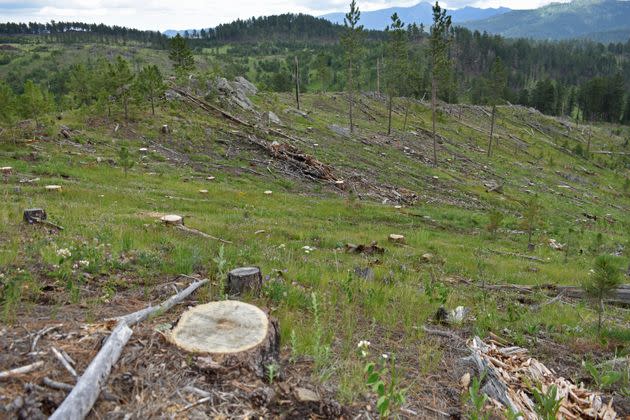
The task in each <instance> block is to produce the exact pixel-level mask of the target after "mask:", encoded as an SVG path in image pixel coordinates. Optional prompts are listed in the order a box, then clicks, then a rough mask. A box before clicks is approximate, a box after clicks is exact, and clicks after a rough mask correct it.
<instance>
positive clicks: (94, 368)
mask: <svg viewBox="0 0 630 420" xmlns="http://www.w3.org/2000/svg"><path fill="white" fill-rule="evenodd" d="M131 334H133V331H131V328H129V326H128V325H127V324H125V323H124V322H119V323H118V325H117V326H116V328H114V331H113V332H112V334H111V335H110V336H109V338H108V339H107V341H106V342H105V344H104V345H103V347H102V348H101V350H100V351H99V352H98V354H97V355H96V357H95V358H94V359H92V362H90V365H89V366H88V367H87V369H86V370H85V372H84V373H83V375H81V378H80V379H79V381H78V382H77V384H76V386H75V387H74V388H73V389H72V392H70V394H69V395H68V396H67V397H66V399H65V400H64V401H63V403H61V405H60V406H59V407H58V408H57V409H56V410H55V412H54V413H53V414H52V416H50V420H62V419H63V420H68V419H69V420H75V419H83V418H85V416H87V414H88V413H89V412H90V410H91V409H92V406H93V405H94V403H95V402H96V400H97V399H98V395H99V394H100V393H101V387H102V386H103V384H105V382H106V381H107V377H108V376H109V373H110V372H111V370H112V367H113V366H114V365H115V364H116V362H117V361H118V358H119V357H120V354H121V353H122V350H123V347H125V345H126V344H127V342H128V341H129V338H131Z"/></svg>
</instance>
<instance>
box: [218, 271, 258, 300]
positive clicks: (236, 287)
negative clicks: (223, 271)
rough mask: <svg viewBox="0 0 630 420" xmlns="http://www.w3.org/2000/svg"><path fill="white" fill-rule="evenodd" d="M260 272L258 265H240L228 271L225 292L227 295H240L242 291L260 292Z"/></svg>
mask: <svg viewBox="0 0 630 420" xmlns="http://www.w3.org/2000/svg"><path fill="white" fill-rule="evenodd" d="M262 283H263V281H262V274H261V272H260V268H258V267H240V268H235V269H234V270H232V271H230V272H229V273H228V281H227V285H226V293H228V294H229V295H235V296H238V295H241V294H242V293H243V292H247V291H252V292H253V293H254V294H256V295H257V294H258V293H260V289H261V288H262Z"/></svg>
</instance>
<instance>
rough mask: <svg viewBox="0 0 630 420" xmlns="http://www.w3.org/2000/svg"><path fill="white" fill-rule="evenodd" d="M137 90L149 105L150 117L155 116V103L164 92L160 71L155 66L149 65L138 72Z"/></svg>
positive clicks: (164, 87)
mask: <svg viewBox="0 0 630 420" xmlns="http://www.w3.org/2000/svg"><path fill="white" fill-rule="evenodd" d="M137 88H138V91H139V92H140V94H141V95H142V96H143V98H144V99H146V100H148V101H149V103H150V104H151V115H155V101H156V100H158V99H159V98H160V97H161V96H162V95H163V94H164V91H165V90H166V86H165V85H164V80H162V74H161V73H160V69H158V67H157V66H156V65H151V66H146V67H144V68H143V69H142V70H140V73H138V78H137Z"/></svg>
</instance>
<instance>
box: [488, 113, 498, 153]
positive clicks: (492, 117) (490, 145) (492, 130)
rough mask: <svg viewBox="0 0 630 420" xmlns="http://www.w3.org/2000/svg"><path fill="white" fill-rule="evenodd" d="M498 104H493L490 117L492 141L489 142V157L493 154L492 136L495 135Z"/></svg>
mask: <svg viewBox="0 0 630 420" xmlns="http://www.w3.org/2000/svg"><path fill="white" fill-rule="evenodd" d="M496 109H497V107H496V105H493V106H492V116H491V118H490V141H489V142H488V157H490V156H492V138H493V136H494V114H495V112H496Z"/></svg>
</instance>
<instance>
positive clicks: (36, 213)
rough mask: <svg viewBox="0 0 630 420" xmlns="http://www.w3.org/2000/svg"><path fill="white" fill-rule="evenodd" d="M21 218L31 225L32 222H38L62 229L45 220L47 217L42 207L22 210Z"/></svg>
mask: <svg viewBox="0 0 630 420" xmlns="http://www.w3.org/2000/svg"><path fill="white" fill-rule="evenodd" d="M23 218H24V221H25V222H26V223H28V224H29V225H32V224H33V223H39V224H42V225H46V226H50V227H54V228H55V229H59V230H63V227H61V226H59V225H56V224H54V223H52V222H49V221H48V220H46V219H47V218H48V215H47V214H46V211H45V210H44V209H26V210H24V216H23Z"/></svg>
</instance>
